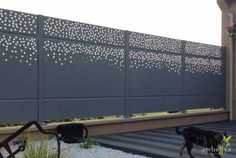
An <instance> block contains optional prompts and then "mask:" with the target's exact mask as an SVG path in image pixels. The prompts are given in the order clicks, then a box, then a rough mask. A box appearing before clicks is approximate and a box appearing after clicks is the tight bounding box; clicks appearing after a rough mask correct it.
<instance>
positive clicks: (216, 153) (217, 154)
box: [213, 151, 222, 158]
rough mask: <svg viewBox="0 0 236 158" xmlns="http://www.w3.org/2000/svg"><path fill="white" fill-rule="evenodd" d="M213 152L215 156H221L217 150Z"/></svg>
mask: <svg viewBox="0 0 236 158" xmlns="http://www.w3.org/2000/svg"><path fill="white" fill-rule="evenodd" d="M213 154H214V156H215V157H216V158H222V157H221V155H220V154H219V153H218V152H217V151H215V152H213Z"/></svg>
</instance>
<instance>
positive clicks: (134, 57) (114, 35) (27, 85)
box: [0, 9, 225, 123]
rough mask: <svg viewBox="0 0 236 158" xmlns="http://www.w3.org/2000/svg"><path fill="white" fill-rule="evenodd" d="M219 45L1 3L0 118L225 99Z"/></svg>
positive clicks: (215, 103) (127, 110)
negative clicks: (21, 9) (23, 10)
mask: <svg viewBox="0 0 236 158" xmlns="http://www.w3.org/2000/svg"><path fill="white" fill-rule="evenodd" d="M224 52H225V50H224V48H222V47H219V46H213V45H207V44H202V43H195V42H190V41H183V40H177V39H171V38H165V37H159V36H154V35H148V34H143V33H137V32H131V31H123V30H118V29H112V28H107V27H101V26H96V25H90V24H84V23H79V22H73V21H68V20H62V19H57V18H52V17H46V16H41V15H32V14H27V13H21V12H16V11H10V10H4V9H0V74H1V77H0V107H1V110H0V122H2V123H3V122H14V121H17V122H19V121H29V120H38V121H45V120H50V119H63V118H74V117H84V116H101V115H116V114H117V115H128V114H132V113H144V112H156V111H179V110H185V109H192V108H204V107H224V106H225V61H224V59H225V53H224Z"/></svg>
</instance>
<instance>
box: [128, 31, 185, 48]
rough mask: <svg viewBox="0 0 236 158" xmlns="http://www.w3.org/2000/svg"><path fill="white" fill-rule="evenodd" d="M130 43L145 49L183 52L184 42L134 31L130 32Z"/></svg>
mask: <svg viewBox="0 0 236 158" xmlns="http://www.w3.org/2000/svg"><path fill="white" fill-rule="evenodd" d="M129 45H130V46H132V47H137V48H143V49H150V50H158V51H168V52H173V53H181V46H182V43H181V41H180V40H176V39H171V38H165V37H159V36H154V35H147V34H141V33H136V32H132V33H130V34H129Z"/></svg>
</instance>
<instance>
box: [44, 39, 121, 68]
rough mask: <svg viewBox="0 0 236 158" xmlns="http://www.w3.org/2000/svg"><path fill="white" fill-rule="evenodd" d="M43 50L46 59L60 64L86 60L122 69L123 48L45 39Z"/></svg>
mask: <svg viewBox="0 0 236 158" xmlns="http://www.w3.org/2000/svg"><path fill="white" fill-rule="evenodd" d="M44 51H45V53H46V60H48V61H51V62H53V63H54V64H57V65H60V66H64V65H66V64H76V63H81V62H88V63H100V64H106V65H108V66H110V67H112V68H115V69H118V70H120V71H122V70H123V69H124V49H119V48H112V47H105V46H97V45H90V44H81V43H74V42H66V41H58V40H46V41H44Z"/></svg>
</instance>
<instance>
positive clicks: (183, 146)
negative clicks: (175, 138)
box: [179, 142, 186, 156]
mask: <svg viewBox="0 0 236 158" xmlns="http://www.w3.org/2000/svg"><path fill="white" fill-rule="evenodd" d="M185 148H186V144H185V142H183V143H182V145H181V148H180V152H179V155H180V156H183V152H184V149H185Z"/></svg>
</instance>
